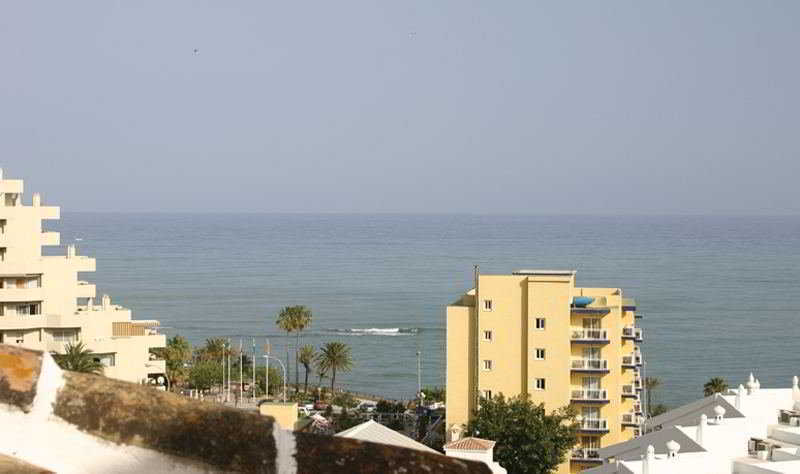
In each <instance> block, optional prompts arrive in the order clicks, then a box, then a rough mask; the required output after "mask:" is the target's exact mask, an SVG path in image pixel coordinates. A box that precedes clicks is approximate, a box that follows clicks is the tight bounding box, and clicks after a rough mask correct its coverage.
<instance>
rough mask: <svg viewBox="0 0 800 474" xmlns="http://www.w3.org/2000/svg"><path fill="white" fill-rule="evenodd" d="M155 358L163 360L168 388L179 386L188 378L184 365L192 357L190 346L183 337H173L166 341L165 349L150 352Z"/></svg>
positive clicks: (160, 348)
mask: <svg viewBox="0 0 800 474" xmlns="http://www.w3.org/2000/svg"><path fill="white" fill-rule="evenodd" d="M152 353H153V355H154V356H155V357H160V358H161V359H163V360H164V362H165V365H166V368H167V373H166V376H167V380H168V381H169V384H168V386H173V387H174V386H175V385H179V384H181V383H182V382H183V381H185V380H186V378H187V377H188V370H187V368H186V363H187V362H189V359H191V357H192V345H191V344H189V341H187V340H186V338H185V337H183V336H180V335H175V336H173V337H171V338H169V339H167V345H166V347H159V348H156V349H153V350H152Z"/></svg>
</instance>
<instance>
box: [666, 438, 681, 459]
mask: <svg viewBox="0 0 800 474" xmlns="http://www.w3.org/2000/svg"><path fill="white" fill-rule="evenodd" d="M680 449H681V445H680V444H678V443H677V442H676V441H675V440H674V439H672V440H669V441H667V458H668V459H676V458H677V457H678V451H680Z"/></svg>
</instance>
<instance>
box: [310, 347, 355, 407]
mask: <svg viewBox="0 0 800 474" xmlns="http://www.w3.org/2000/svg"><path fill="white" fill-rule="evenodd" d="M317 365H318V366H319V367H320V370H321V371H324V372H325V373H330V374H331V394H333V393H334V392H335V387H336V372H349V371H350V369H352V368H353V356H352V355H351V354H350V346H348V345H347V344H344V343H342V342H328V343H326V344H325V345H324V346H322V349H320V352H319V353H318V354H317Z"/></svg>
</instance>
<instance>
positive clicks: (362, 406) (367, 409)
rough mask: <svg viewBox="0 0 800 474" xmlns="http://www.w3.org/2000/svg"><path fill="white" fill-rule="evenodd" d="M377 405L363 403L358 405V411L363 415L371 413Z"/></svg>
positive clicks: (368, 402)
mask: <svg viewBox="0 0 800 474" xmlns="http://www.w3.org/2000/svg"><path fill="white" fill-rule="evenodd" d="M376 407H377V404H376V403H375V402H370V401H363V402H361V403H360V404H359V405H358V410H359V411H363V412H364V413H372V412H374V411H375V408H376Z"/></svg>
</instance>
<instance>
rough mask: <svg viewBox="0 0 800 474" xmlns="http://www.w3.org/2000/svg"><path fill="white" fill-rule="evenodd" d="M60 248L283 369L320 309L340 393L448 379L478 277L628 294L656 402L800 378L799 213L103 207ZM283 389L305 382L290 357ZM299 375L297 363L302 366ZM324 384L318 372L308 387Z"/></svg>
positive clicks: (202, 331)
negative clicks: (460, 320) (531, 272)
mask: <svg viewBox="0 0 800 474" xmlns="http://www.w3.org/2000/svg"><path fill="white" fill-rule="evenodd" d="M45 227H46V229H47V230H54V231H60V232H61V242H62V248H60V249H55V248H53V249H48V250H47V253H49V254H54V253H59V252H60V253H62V254H63V252H64V249H63V246H64V245H66V244H70V243H74V244H75V245H77V247H78V253H79V254H81V255H88V256H93V257H96V258H97V271H96V272H95V273H94V274H83V275H82V276H81V278H82V279H84V280H90V281H93V282H95V283H96V284H97V288H98V297H99V296H100V295H102V294H109V295H111V296H112V300H113V302H115V303H117V304H121V305H123V306H126V307H128V308H131V309H132V310H133V315H134V318H137V319H157V320H160V321H161V325H162V332H163V333H165V334H167V335H170V336H171V335H175V334H180V335H182V336H185V337H186V338H188V339H189V341H190V342H191V343H192V344H194V345H201V344H202V343H203V341H205V339H206V338H212V337H226V338H228V337H229V338H231V340H232V343H233V344H234V346H238V345H239V344H240V343H241V344H242V345H243V346H244V347H245V348H246V350H248V351H252V350H253V349H252V346H253V345H254V344H255V347H256V349H255V351H256V355H257V356H258V357H259V359H261V354H262V353H263V352H264V350H265V349H266V348H267V347H269V350H270V351H271V354H272V355H273V356H276V357H279V358H281V359H284V362H285V359H286V347H287V344H289V345H290V347H293V344H294V343H295V338H294V336H292V337H291V338H287V337H286V334H285V333H284V332H282V331H280V330H279V329H278V327H277V326H276V324H275V319H276V315H277V314H278V312H279V311H280V309H281V308H282V307H284V306H289V305H305V306H307V307H309V308H311V310H312V312H313V322H312V324H311V327H310V328H309V329H308V330H306V331H304V332H303V335H302V343H304V344H312V345H314V346H315V347H320V346H321V345H322V344H324V343H325V342H328V341H341V342H344V343H346V344H348V345H349V346H350V347H351V348H352V355H353V360H354V364H353V368H352V371H350V372H349V373H344V374H339V376H338V377H337V385H340V386H342V387H345V388H348V389H350V390H354V391H359V392H363V393H369V394H375V395H378V396H382V397H387V398H392V399H410V398H413V397H414V395H415V393H416V391H417V386H418V375H419V376H420V377H421V381H422V385H423V386H441V385H444V384H445V306H446V305H447V304H449V303H451V302H452V301H455V300H456V299H457V298H458V297H459V296H460V295H461V294H462V293H463V292H464V291H466V290H468V289H469V288H471V286H472V272H473V265H480V270H481V272H482V273H484V274H507V273H510V272H512V271H514V270H517V269H523V268H524V269H531V268H546V269H571V270H577V272H578V273H577V284H578V285H579V286H587V287H618V288H622V289H623V291H624V294H625V295H626V296H630V297H634V298H636V301H637V305H638V314H640V315H641V316H642V319H641V320H640V321H639V325H640V326H641V327H643V328H644V343H643V345H642V349H643V352H644V355H645V359H646V361H647V365H646V371H647V373H646V375H647V376H652V377H658V378H659V379H661V382H662V384H661V386H660V387H659V388H658V389H657V391H655V392H654V398H655V401H658V402H662V403H665V404H666V405H668V406H671V407H674V406H677V405H679V404H683V403H686V402H689V401H692V400H695V399H697V398H700V397H701V396H702V393H703V383H705V382H706V381H707V380H708V379H709V378H711V377H723V378H724V379H725V380H726V381H727V382H728V383H729V384H730V385H731V386H737V385H738V384H739V383H744V382H745V381H746V378H747V376H748V374H749V373H750V372H752V373H753V374H755V376H756V377H757V378H758V379H759V381H760V382H761V384H762V386H764V387H790V386H791V385H790V384H791V378H792V376H793V375H795V374H798V375H800V364H798V362H800V357H799V356H798V352H797V348H798V346H799V345H798V342H799V341H800V322H799V321H798V304H799V303H800V299H799V298H798V296H800V295H798V291H799V290H800V288H799V287H798V282H799V281H800V217H798V216H780V217H752V216H713V217H712V216H513V215H493V216H481V215H327V214H325V215H305V214H301V215H281V214H188V213H187V214H165V213H152V214H96V213H72V212H64V213H63V215H62V219H61V220H60V221H45ZM289 371H290V379H291V380H293V379H294V378H295V375H294V365H293V364H289ZM299 376H300V381H301V382H302V380H303V369H302V367H301V368H300V374H299ZM311 379H312V380H314V378H313V376H312V378H311Z"/></svg>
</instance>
